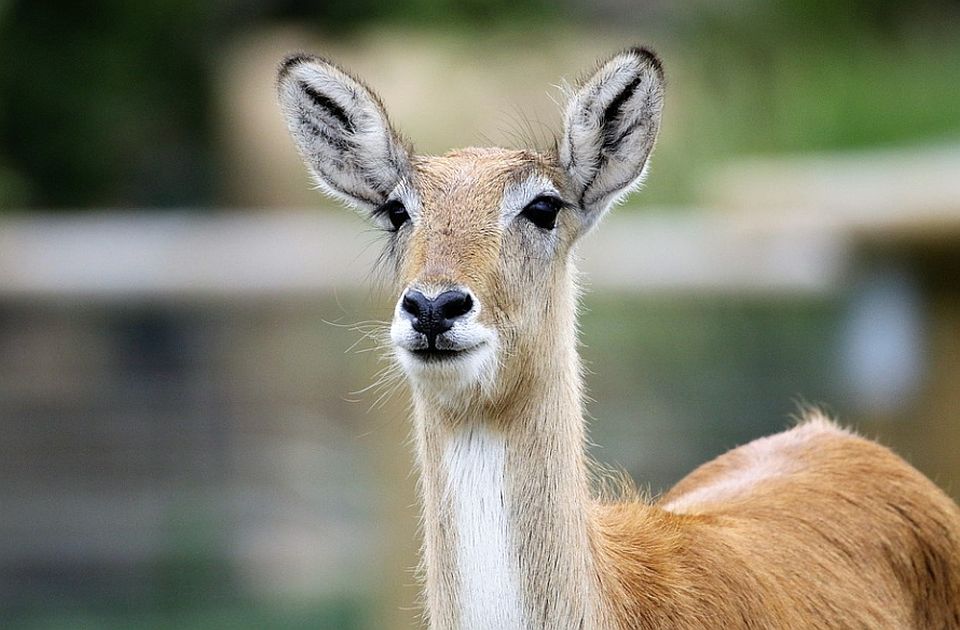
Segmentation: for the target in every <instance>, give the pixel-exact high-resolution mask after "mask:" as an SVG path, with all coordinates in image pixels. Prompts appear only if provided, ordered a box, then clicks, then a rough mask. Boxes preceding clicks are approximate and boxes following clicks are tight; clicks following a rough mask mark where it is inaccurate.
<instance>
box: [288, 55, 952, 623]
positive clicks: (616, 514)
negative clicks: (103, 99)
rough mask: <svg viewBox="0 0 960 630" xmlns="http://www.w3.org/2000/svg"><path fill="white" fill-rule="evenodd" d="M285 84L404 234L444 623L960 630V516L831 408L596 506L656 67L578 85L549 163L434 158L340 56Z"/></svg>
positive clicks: (335, 164)
mask: <svg viewBox="0 0 960 630" xmlns="http://www.w3.org/2000/svg"><path fill="white" fill-rule="evenodd" d="M277 85H278V92H279V101H280V104H281V107H282V110H283V112H284V115H285V118H286V122H287V126H288V128H289V131H290V133H291V135H292V137H293V140H294V142H295V144H296V146H297V148H298V150H299V152H300V154H301V156H302V157H303V159H304V161H305V163H306V165H307V167H308V170H309V171H310V172H311V173H312V175H313V176H314V178H315V180H316V183H317V184H318V186H319V187H320V188H321V189H322V190H323V191H325V192H326V193H328V194H329V195H331V196H333V197H335V198H336V199H339V200H340V201H342V202H345V203H346V204H347V205H349V206H353V207H354V208H356V209H358V210H359V211H360V212H361V213H362V214H363V215H365V216H366V217H368V218H369V220H371V221H372V222H373V223H374V224H375V225H376V226H379V227H380V228H382V229H383V230H384V231H386V232H387V237H386V238H387V246H386V251H387V256H388V260H390V261H391V263H390V264H389V265H388V267H389V269H390V272H391V273H392V275H393V277H394V279H395V289H396V292H397V293H396V295H397V302H396V307H395V309H394V313H393V320H392V324H391V326H390V331H389V338H390V342H391V345H392V352H393V354H394V355H395V359H396V361H397V362H398V363H399V366H400V367H401V368H402V372H403V373H404V374H405V376H406V378H407V381H408V382H409V386H410V391H411V397H412V403H413V433H414V436H415V448H416V458H417V463H418V468H419V471H420V477H421V484H420V485H421V503H422V529H423V546H422V552H421V556H422V569H423V574H424V600H425V617H426V620H427V623H428V625H429V626H430V627H432V628H438V629H452V628H460V629H466V630H481V629H490V630H513V629H520V628H548V629H551V630H553V629H556V630H563V629H580V630H583V629H623V630H626V629H633V628H636V629H646V628H724V629H732V628H870V629H877V628H898V629H899V628H923V629H932V628H938V629H940V628H960V509H958V507H957V504H956V503H954V502H953V500H951V499H950V498H949V497H948V496H947V495H946V494H945V493H944V492H943V491H941V490H940V489H939V488H938V487H936V486H935V485H934V484H933V483H932V482H931V481H929V480H928V479H927V478H926V477H924V476H923V475H922V474H921V473H919V472H918V471H917V470H915V469H914V468H912V467H911V466H910V465H909V464H907V463H906V462H905V461H904V460H902V459H900V458H899V457H898V456H897V455H895V454H894V453H893V452H892V451H890V450H888V449H887V448H885V447H883V446H881V445H879V444H877V443H875V442H873V441H870V440H867V439H864V438H862V437H859V436H857V435H856V434H854V433H853V432H851V431H848V430H846V429H844V428H841V427H839V426H838V425H836V424H834V423H833V421H832V420H830V419H828V418H827V417H826V416H825V415H824V414H822V413H820V412H818V411H809V412H806V414H805V418H803V419H802V420H801V421H800V422H799V423H798V424H797V425H796V426H794V427H793V428H791V429H789V430H787V431H785V432H782V433H779V434H776V435H772V436H769V437H765V438H761V439H758V440H755V441H753V442H750V443H748V444H746V445H744V446H740V447H738V448H735V449H733V450H731V451H729V452H727V453H726V454H724V455H722V456H720V457H719V458H717V459H715V460H713V461H711V462H709V463H707V464H705V465H703V466H701V467H700V468H698V469H696V470H695V471H694V472H693V473H691V474H690V475H689V476H687V477H686V478H685V479H683V480H682V481H680V482H679V483H678V484H677V485H676V486H675V487H673V488H672V489H671V490H669V491H668V492H666V494H664V495H663V496H662V497H660V498H659V499H658V500H648V499H646V498H642V497H641V496H640V495H639V494H638V493H635V492H630V491H628V492H626V493H625V494H624V495H623V496H622V497H621V498H618V499H615V500H614V499H597V498H594V496H593V491H592V487H593V486H592V477H591V468H590V464H589V462H588V459H587V456H586V454H585V448H584V442H585V423H584V416H583V389H584V386H583V379H582V375H581V365H580V361H579V358H578V355H577V333H576V309H577V303H578V299H579V296H578V288H577V272H576V270H575V267H574V252H575V250H576V246H577V243H578V241H579V239H580V238H581V237H582V236H583V235H584V234H585V233H587V232H588V231H590V230H591V229H592V228H593V227H594V226H595V225H596V224H597V223H599V221H600V219H601V217H603V216H604V214H605V213H606V212H607V211H608V210H609V209H610V208H611V206H613V205H615V204H616V203H617V202H618V201H619V200H621V199H622V198H623V197H624V195H626V194H627V193H628V192H630V191H631V190H632V189H634V188H635V187H637V186H638V185H639V183H640V182H641V181H642V180H643V178H644V174H645V171H646V168H647V162H648V158H649V157H650V154H651V151H652V150H653V146H654V142H655V140H656V138H657V134H658V131H659V127H660V119H661V110H662V103H663V94H664V75H663V69H662V66H661V62H660V61H659V60H658V58H657V57H656V56H655V55H654V54H653V53H652V52H650V51H648V50H646V49H643V48H631V49H627V50H625V51H623V52H621V53H619V54H617V55H614V56H613V57H612V58H610V59H608V60H606V61H604V62H602V63H600V64H599V65H598V66H597V68H596V70H595V71H594V72H593V73H592V74H589V75H588V76H586V78H585V79H583V80H582V81H580V82H579V83H578V84H577V85H576V86H575V87H573V88H571V89H570V90H568V92H569V94H568V102H567V104H566V107H565V110H564V112H563V120H564V123H563V124H564V128H563V131H562V133H561V134H560V135H559V138H558V140H557V141H556V143H555V146H554V147H553V148H551V149H549V150H540V151H534V150H506V149H499V148H468V149H462V150H457V151H453V152H450V153H447V154H446V155H443V156H439V157H438V156H425V155H416V154H414V153H413V151H412V149H411V146H410V144H408V143H407V142H406V141H405V140H404V139H403V138H402V137H401V136H400V135H399V134H398V133H397V132H396V131H395V130H394V127H393V126H392V125H391V123H390V121H389V120H388V118H387V114H386V112H385V110H384V108H383V105H382V104H381V101H380V99H379V98H378V97H377V96H376V94H375V93H374V92H373V91H371V90H370V89H369V88H368V87H367V86H366V85H364V83H362V82H361V81H360V80H359V79H357V78H355V77H353V76H351V75H350V74H348V73H347V72H346V71H344V70H343V69H341V68H339V67H338V66H337V65H335V64H333V63H331V62H329V61H326V60H324V59H321V58H318V57H312V56H308V55H305V54H296V55H293V56H290V57H288V58H287V59H286V60H284V61H283V62H282V65H281V67H280V70H279V76H278V83H277Z"/></svg>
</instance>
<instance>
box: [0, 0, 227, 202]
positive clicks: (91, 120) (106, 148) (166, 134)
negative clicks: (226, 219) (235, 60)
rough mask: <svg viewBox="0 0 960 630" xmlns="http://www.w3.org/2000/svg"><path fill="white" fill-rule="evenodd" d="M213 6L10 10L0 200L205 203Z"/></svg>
mask: <svg viewBox="0 0 960 630" xmlns="http://www.w3.org/2000/svg"><path fill="white" fill-rule="evenodd" d="M205 4H206V3H202V2H193V1H192V0H142V1H138V2H123V1H121V0H94V1H92V2H82V3H71V2H27V1H24V2H18V3H16V4H14V5H13V6H12V7H9V8H8V9H7V10H6V11H5V13H4V15H3V21H2V22H0V59H3V60H4V62H3V63H2V64H0V166H3V168H0V195H3V196H2V197H0V205H7V204H10V203H12V202H13V201H16V202H18V203H27V204H31V205H50V206H74V207H76V206H80V207H83V206H89V205H134V206H136V205H174V204H178V203H186V202H197V201H203V200H205V199H206V198H208V197H209V190H208V177H207V176H208V175H209V171H210V169H211V166H210V156H211V155H212V151H211V146H210V144H211V137H210V132H209V129H210V124H209V122H210V120H209V119H210V114H209V110H210V80H209V77H208V74H207V72H206V66H205V63H204V58H205V57H206V55H207V54H208V51H207V49H206V46H207V44H208V43H209V39H208V36H209V33H208V32H207V31H206V23H207V19H206V18H207V15H206V14H205V9H204V8H203V7H204V5H205Z"/></svg>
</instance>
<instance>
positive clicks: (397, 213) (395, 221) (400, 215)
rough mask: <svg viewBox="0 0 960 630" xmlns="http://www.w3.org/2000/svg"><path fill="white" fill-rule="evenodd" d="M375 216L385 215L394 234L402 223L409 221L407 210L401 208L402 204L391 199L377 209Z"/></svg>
mask: <svg viewBox="0 0 960 630" xmlns="http://www.w3.org/2000/svg"><path fill="white" fill-rule="evenodd" d="M377 214H385V215H387V218H388V219H389V220H390V225H392V226H393V231H394V232H396V231H397V230H399V229H400V228H401V227H402V226H403V224H404V223H406V222H407V221H409V220H410V215H409V214H407V209H406V208H404V207H403V204H402V203H401V202H400V201H398V200H396V199H393V200H391V201H388V202H387V203H385V204H383V205H382V206H380V207H379V208H377Z"/></svg>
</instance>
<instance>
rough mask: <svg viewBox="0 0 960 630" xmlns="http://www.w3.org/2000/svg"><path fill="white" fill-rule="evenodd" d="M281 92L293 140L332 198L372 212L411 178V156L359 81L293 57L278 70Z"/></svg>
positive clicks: (306, 57)
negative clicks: (407, 178) (402, 183)
mask: <svg viewBox="0 0 960 630" xmlns="http://www.w3.org/2000/svg"><path fill="white" fill-rule="evenodd" d="M277 91H278V95H279V100H280V106H281V108H282V109H283V113H284V115H285V117H286V119H287V128H288V129H289V131H290V135H291V136H292V137H293V140H294V142H295V143H296V145H297V149H298V150H299V151H300V155H301V156H302V157H303V160H304V162H305V163H306V164H307V167H308V168H309V169H310V171H311V172H312V173H313V175H314V177H315V179H316V181H317V183H318V184H319V186H320V187H321V188H322V189H323V190H324V191H326V192H327V193H328V194H330V195H332V196H334V197H337V198H338V199H340V200H342V201H344V202H346V203H347V204H348V205H352V206H359V207H362V208H365V209H367V210H372V209H373V208H375V207H377V206H379V205H380V204H382V203H383V202H384V201H386V198H387V196H388V195H389V194H390V192H391V191H392V190H393V189H394V188H395V187H396V186H397V184H398V183H399V182H400V181H401V180H402V179H403V178H405V177H407V176H408V175H409V168H410V166H409V159H410V152H409V150H408V149H407V147H406V146H405V144H404V142H403V140H402V139H401V138H400V136H399V135H398V134H397V133H396V132H395V131H394V130H393V127H392V126H391V125H390V121H389V119H388V118H387V114H386V112H385V111H384V109H383V106H382V105H381V104H380V99H379V98H378V97H377V96H376V94H374V93H373V91H372V90H370V89H369V88H368V87H366V86H365V85H364V84H363V82H361V81H360V80H359V79H357V78H355V77H353V76H351V75H350V74H348V73H347V72H346V71H344V70H342V69H340V68H339V67H337V66H336V65H335V64H333V63H331V62H329V61H326V60H324V59H321V58H319V57H314V56H311V55H307V54H304V53H295V54H293V55H290V56H288V57H286V58H285V59H284V60H283V61H282V62H281V64H280V68H279V70H278V73H277Z"/></svg>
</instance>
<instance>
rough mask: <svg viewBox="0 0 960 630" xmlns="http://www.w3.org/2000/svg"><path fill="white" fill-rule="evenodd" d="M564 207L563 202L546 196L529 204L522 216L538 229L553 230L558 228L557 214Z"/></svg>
mask: <svg viewBox="0 0 960 630" xmlns="http://www.w3.org/2000/svg"><path fill="white" fill-rule="evenodd" d="M562 207H563V202H562V201H561V200H559V199H557V198H556V197H550V196H546V195H544V196H541V197H537V198H536V199H534V200H533V201H531V202H530V203H528V204H527V205H526V207H525V208H524V209H523V211H522V212H521V213H520V215H521V216H523V217H526V218H527V219H528V220H529V221H530V222H531V223H533V224H534V225H535V226H537V227H538V228H541V229H544V230H552V229H553V228H555V227H557V214H558V213H559V212H560V208H562Z"/></svg>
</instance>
